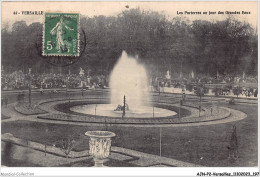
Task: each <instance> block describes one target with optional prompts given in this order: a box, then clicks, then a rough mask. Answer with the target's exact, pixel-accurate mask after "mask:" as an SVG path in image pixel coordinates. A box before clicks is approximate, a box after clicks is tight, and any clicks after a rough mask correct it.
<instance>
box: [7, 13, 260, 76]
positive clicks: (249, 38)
mask: <svg viewBox="0 0 260 177" xmlns="http://www.w3.org/2000/svg"><path fill="white" fill-rule="evenodd" d="M80 25H81V29H82V30H84V32H85V34H86V40H87V43H86V50H85V52H84V53H83V55H82V57H81V59H80V60H79V61H78V62H77V63H75V64H74V65H72V66H70V68H71V71H72V73H73V72H74V73H78V72H79V67H82V68H83V69H84V70H85V71H88V73H93V74H105V75H106V74H109V73H110V71H111V70H112V69H113V67H114V64H115V63H116V61H117V60H118V58H119V56H120V55H121V52H122V50H125V51H126V52H127V53H128V54H130V55H133V56H138V58H139V61H140V62H141V63H143V64H145V66H146V68H148V72H149V73H150V74H151V75H160V74H161V75H162V74H165V72H166V71H167V70H170V71H171V72H180V71H182V72H183V73H190V72H191V71H194V72H195V73H201V74H205V75H209V76H213V75H215V74H216V73H217V72H218V73H219V74H229V75H238V74H240V75H241V74H242V73H243V72H245V73H246V74H248V75H253V76H256V75H257V48H258V46H257V43H258V41H257V33H256V30H255V29H253V28H252V26H250V25H249V24H248V23H246V22H240V21H238V20H235V19H234V18H232V17H228V18H227V19H225V20H222V21H217V22H211V21H204V20H195V21H192V22H190V21H188V20H185V19H182V18H180V17H175V18H172V19H169V18H167V17H166V16H164V15H163V14H161V13H158V12H154V11H143V10H140V9H131V10H126V11H123V12H121V13H120V14H118V15H117V16H108V17H106V16H102V15H101V16H94V17H92V18H90V17H87V16H81V19H80ZM7 28H8V26H4V27H3V28H2V66H3V68H4V70H5V71H6V72H9V73H10V72H13V71H16V70H23V71H25V72H28V68H32V72H34V73H43V72H47V71H49V72H51V71H53V72H55V71H56V72H57V69H55V68H54V69H53V68H52V66H51V65H49V64H48V63H46V61H44V58H42V57H40V56H39V53H38V51H37V49H36V47H35V45H36V42H37V40H39V38H41V35H42V29H43V25H42V24H41V23H32V24H30V25H26V22H25V21H17V22H15V23H14V24H13V25H12V30H11V31H9V30H8V29H7ZM43 66H44V67H43ZM51 69H53V70H51ZM64 70H68V68H64ZM63 72H66V71H63ZM85 73H86V72H85Z"/></svg>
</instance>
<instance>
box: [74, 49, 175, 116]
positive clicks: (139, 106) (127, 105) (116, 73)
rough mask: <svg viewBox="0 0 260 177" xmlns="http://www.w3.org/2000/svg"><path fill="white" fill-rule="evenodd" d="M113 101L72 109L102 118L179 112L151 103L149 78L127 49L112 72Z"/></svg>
mask: <svg viewBox="0 0 260 177" xmlns="http://www.w3.org/2000/svg"><path fill="white" fill-rule="evenodd" d="M109 86H110V92H111V94H110V104H97V105H96V104H88V105H80V106H73V107H71V108H70V110H71V111H73V112H77V113H83V114H89V115H97V116H100V117H116V118H156V117H169V116H173V115H176V112H174V111H172V110H169V109H163V108H158V107H153V106H150V95H149V93H148V77H147V74H146V70H145V68H144V66H143V65H141V64H139V63H138V57H131V56H129V55H128V54H127V53H126V52H125V51H123V52H122V55H121V57H120V58H119V60H118V62H117V63H116V65H115V66H114V69H113V71H112V73H111V75H110V83H109Z"/></svg>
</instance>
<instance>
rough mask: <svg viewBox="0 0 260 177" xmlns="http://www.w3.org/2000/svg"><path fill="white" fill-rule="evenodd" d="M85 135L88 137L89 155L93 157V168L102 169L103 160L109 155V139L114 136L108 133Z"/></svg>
mask: <svg viewBox="0 0 260 177" xmlns="http://www.w3.org/2000/svg"><path fill="white" fill-rule="evenodd" d="M85 135H86V136H89V137H90V140H89V154H90V155H91V156H93V159H94V162H95V167H104V165H103V163H104V160H105V159H106V158H108V156H109V154H110V149H111V138H112V137H114V136H116V134H115V133H113V132H109V131H88V132H86V133H85Z"/></svg>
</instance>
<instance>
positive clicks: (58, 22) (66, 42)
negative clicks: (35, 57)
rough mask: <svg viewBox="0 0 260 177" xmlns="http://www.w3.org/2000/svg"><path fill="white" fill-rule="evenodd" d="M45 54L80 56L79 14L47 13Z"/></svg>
mask: <svg viewBox="0 0 260 177" xmlns="http://www.w3.org/2000/svg"><path fill="white" fill-rule="evenodd" d="M44 17H45V21H44V28H43V55H44V56H79V14H77V13H45V16H44Z"/></svg>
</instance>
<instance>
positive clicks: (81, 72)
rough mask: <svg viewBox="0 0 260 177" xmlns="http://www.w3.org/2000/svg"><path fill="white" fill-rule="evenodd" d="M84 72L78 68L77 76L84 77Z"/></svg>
mask: <svg viewBox="0 0 260 177" xmlns="http://www.w3.org/2000/svg"><path fill="white" fill-rule="evenodd" d="M84 74H85V72H84V69H82V68H81V67H80V68H79V76H80V77H82V76H84Z"/></svg>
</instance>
